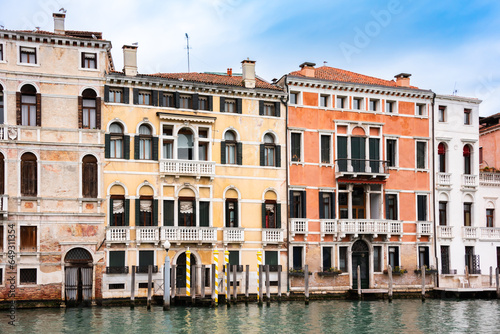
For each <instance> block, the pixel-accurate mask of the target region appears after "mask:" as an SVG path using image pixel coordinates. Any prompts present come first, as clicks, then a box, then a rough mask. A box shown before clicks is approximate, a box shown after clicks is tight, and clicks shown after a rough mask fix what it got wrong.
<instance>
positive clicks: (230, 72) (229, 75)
mask: <svg viewBox="0 0 500 334" xmlns="http://www.w3.org/2000/svg"><path fill="white" fill-rule="evenodd" d="M227 76H228V77H232V76H233V69H232V68H228V69H227Z"/></svg>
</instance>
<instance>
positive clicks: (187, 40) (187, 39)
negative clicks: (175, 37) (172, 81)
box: [186, 33, 191, 73]
mask: <svg viewBox="0 0 500 334" xmlns="http://www.w3.org/2000/svg"><path fill="white" fill-rule="evenodd" d="M186 43H187V47H186V48H187V56H188V73H189V72H191V71H190V69H189V49H190V48H189V36H188V34H187V33H186Z"/></svg>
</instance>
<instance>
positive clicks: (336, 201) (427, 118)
mask: <svg viewBox="0 0 500 334" xmlns="http://www.w3.org/2000/svg"><path fill="white" fill-rule="evenodd" d="M300 67H301V70H299V71H295V72H291V73H289V74H288V75H285V76H283V77H282V78H281V79H280V81H279V82H280V84H282V85H283V86H286V89H287V91H288V93H289V102H288V120H287V128H288V130H287V135H288V138H287V139H288V144H287V147H288V152H287V156H288V166H287V167H288V185H289V198H288V203H289V211H288V217H289V219H288V224H289V226H288V229H289V237H290V241H289V261H290V262H289V266H290V273H291V275H290V280H289V285H290V290H291V291H292V292H293V291H298V290H301V289H303V286H304V285H303V274H302V273H301V271H303V270H304V266H305V265H306V264H307V265H308V270H309V272H310V275H311V276H309V284H310V287H311V289H312V291H313V292H314V291H315V290H320V291H323V292H325V291H345V290H348V289H351V288H357V285H358V279H357V276H358V275H357V268H358V266H359V269H360V283H361V286H362V288H383V287H387V284H388V275H387V269H388V268H389V265H391V268H393V271H394V273H395V274H396V275H394V283H395V288H396V289H411V288H418V287H419V286H420V285H419V284H421V278H420V277H419V276H418V275H419V273H418V272H417V268H420V267H421V266H422V265H426V266H427V267H428V268H431V267H433V264H434V255H433V254H434V250H433V246H432V238H433V227H432V226H433V225H432V223H431V221H432V212H433V211H432V207H431V205H432V200H431V189H432V188H431V184H432V177H431V176H432V161H431V154H430V153H431V150H432V141H431V131H432V129H431V112H432V96H433V93H432V92H431V91H429V90H421V89H419V88H417V87H414V86H411V85H410V74H405V73H401V74H399V75H397V76H396V80H382V79H377V78H373V77H369V76H365V75H360V74H356V73H353V72H348V71H344V70H340V69H336V68H332V67H327V66H322V67H318V68H316V67H315V64H313V63H304V64H302V65H301V66H300ZM405 271H406V273H405ZM429 276H430V275H429ZM431 281H432V279H431V278H428V284H431Z"/></svg>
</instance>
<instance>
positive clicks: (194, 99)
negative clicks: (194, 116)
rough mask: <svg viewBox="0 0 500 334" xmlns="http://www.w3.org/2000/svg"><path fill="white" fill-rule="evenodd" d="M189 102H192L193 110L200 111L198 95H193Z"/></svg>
mask: <svg viewBox="0 0 500 334" xmlns="http://www.w3.org/2000/svg"><path fill="white" fill-rule="evenodd" d="M191 101H192V107H193V110H198V109H200V102H199V99H198V94H193V95H192V100H191Z"/></svg>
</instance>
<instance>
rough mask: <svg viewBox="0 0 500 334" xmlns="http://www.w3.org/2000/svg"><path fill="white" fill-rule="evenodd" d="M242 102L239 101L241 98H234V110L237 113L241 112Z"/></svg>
mask: <svg viewBox="0 0 500 334" xmlns="http://www.w3.org/2000/svg"><path fill="white" fill-rule="evenodd" d="M242 109H243V108H242V103H241V99H236V112H237V113H238V114H241V112H242Z"/></svg>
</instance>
